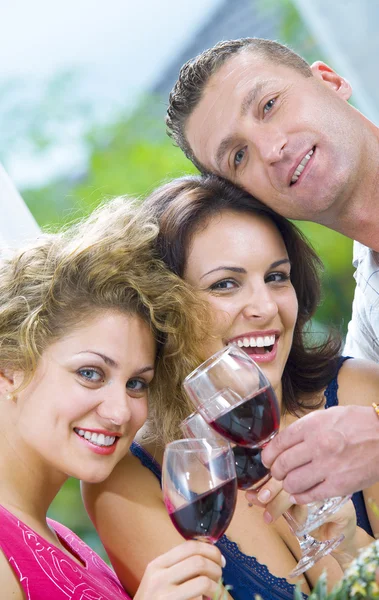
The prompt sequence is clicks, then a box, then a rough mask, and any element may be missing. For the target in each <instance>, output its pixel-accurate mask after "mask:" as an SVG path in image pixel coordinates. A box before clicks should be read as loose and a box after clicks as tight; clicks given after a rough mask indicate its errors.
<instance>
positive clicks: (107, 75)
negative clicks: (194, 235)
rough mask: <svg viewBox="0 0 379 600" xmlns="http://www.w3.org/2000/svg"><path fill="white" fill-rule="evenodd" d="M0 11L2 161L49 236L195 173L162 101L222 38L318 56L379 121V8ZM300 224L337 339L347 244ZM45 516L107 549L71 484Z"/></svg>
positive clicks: (348, 281)
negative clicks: (317, 264) (171, 134)
mask: <svg viewBox="0 0 379 600" xmlns="http://www.w3.org/2000/svg"><path fill="white" fill-rule="evenodd" d="M0 7H1V18H0V56H1V57H2V60H1V61H0V164H2V165H3V166H4V167H5V169H6V170H7V172H8V174H9V175H10V177H11V179H12V181H13V183H14V184H15V186H16V187H17V189H18V190H19V192H20V194H21V196H22V198H23V199H24V201H25V203H26V205H27V206H28V207H29V209H30V211H31V213H32V215H33V217H34V219H35V221H36V223H37V224H38V225H39V226H40V227H43V228H46V227H47V228H48V229H50V230H54V228H56V227H58V226H59V225H60V224H62V223H67V222H70V221H72V220H73V219H75V218H77V217H78V216H81V215H83V214H86V213H88V212H90V211H91V210H92V209H93V208H94V207H95V206H96V204H97V203H98V202H99V201H100V200H102V199H104V198H105V197H112V196H115V195H119V194H128V195H131V196H138V197H141V198H143V197H144V196H145V195H147V194H148V193H149V192H150V191H151V190H152V189H153V188H154V187H156V186H157V185H159V184H160V183H162V182H163V181H165V180H167V179H170V178H173V177H177V176H180V175H182V174H185V173H193V172H196V171H195V169H194V167H193V166H192V165H191V164H190V163H189V162H188V161H187V160H186V159H185V158H184V156H183V155H182V153H181V151H180V150H178V149H177V148H175V147H174V146H173V145H172V142H171V141H170V139H169V138H168V137H167V136H166V134H165V126H164V114H165V108H166V105H167V97H168V94H169V91H170V90H171V88H172V86H173V84H174V82H175V80H176V77H177V74H178V71H179V68H180V66H181V65H182V64H183V63H184V62H185V61H186V60H188V59H189V58H191V57H193V56H195V55H196V54H198V53H199V52H201V51H202V50H204V49H206V48H208V47H210V46H212V45H214V44H215V43H216V42H218V41H220V40H222V39H231V38H238V37H246V36H256V37H263V38H269V39H274V40H278V41H280V42H282V43H286V44H288V45H289V46H291V47H292V48H293V49H294V50H296V51H297V52H299V53H300V54H301V55H302V56H304V57H305V58H306V59H307V60H308V61H310V62H312V61H313V60H316V59H322V60H324V61H325V62H327V63H328V64H330V65H331V66H332V67H333V68H335V69H336V70H337V71H338V72H339V73H341V74H342V75H343V76H344V77H346V78H347V79H348V80H349V81H350V82H351V83H352V85H353V89H354V96H353V99H352V102H353V103H354V105H355V106H357V108H359V109H360V110H361V111H362V112H363V113H364V114H366V116H368V117H369V118H370V119H371V120H373V121H374V122H376V123H378V121H379V118H378V106H379V83H378V78H377V77H376V76H374V77H373V74H374V75H376V72H377V70H376V64H374V61H375V63H376V57H377V56H378V55H379V52H378V51H379V38H378V36H377V35H376V24H377V23H378V22H379V3H376V2H372V1H371V0H339V1H338V0H337V1H335V2H334V3H331V2H330V1H329V0H160V1H159V2H156V0H140V1H139V2H132V0H107V1H106V2H105V1H104V0H96V1H95V2H94V1H93V0H65V3H64V5H62V4H60V5H57V4H56V3H52V2H50V1H49V0H34V1H33V2H32V3H30V2H29V1H28V0H13V2H12V3H10V2H6V1H5V0H2V1H1V2H0ZM315 193H317V192H316V191H315ZM9 198H12V200H11V201H10V200H9ZM0 210H1V212H2V215H3V216H2V219H1V221H0V242H1V239H6V237H7V235H8V237H9V231H11V230H12V231H14V229H11V228H10V226H11V225H12V226H13V227H16V230H17V231H16V237H17V232H19V231H21V230H23V235H24V230H25V234H27V233H28V231H29V232H30V233H32V232H33V231H35V229H34V227H35V224H34V222H33V221H32V220H31V219H28V218H27V214H25V210H24V208H23V205H22V203H20V202H17V200H16V197H15V196H13V195H12V193H11V188H10V186H9V185H5V186H4V185H3V186H1V184H0ZM300 226H301V228H302V229H303V230H304V231H305V233H306V234H307V235H308V237H309V238H310V240H311V242H312V244H313V246H314V247H315V249H316V250H317V252H318V253H319V254H320V255H321V257H322V259H323V262H324V265H325V271H324V274H323V284H324V297H323V301H322V304H321V306H320V308H319V310H318V313H317V317H316V321H315V323H314V329H315V330H316V331H323V330H324V329H325V328H327V327H330V326H333V327H335V328H337V329H338V330H339V331H341V332H342V333H343V334H344V333H345V332H346V328H347V323H348V321H349V318H350V312H351V302H352V297H353V290H354V280H353V277H352V273H353V268H352V266H351V258H352V242H351V240H348V239H347V238H344V237H343V236H341V235H338V234H336V233H334V232H332V231H330V230H328V229H325V228H323V227H321V226H318V225H313V224H308V223H307V224H305V223H302V224H300ZM17 228H18V229H17ZM7 241H9V240H8V239H7ZM51 516H52V517H54V518H56V519H58V520H61V521H62V522H64V523H65V524H66V525H68V526H69V527H71V528H72V529H74V530H75V531H76V532H77V533H78V534H79V535H80V536H81V537H83V538H85V539H86V541H87V542H88V543H89V544H90V545H92V546H93V547H94V548H95V549H97V550H98V551H99V550H100V551H101V548H100V545H99V541H98V539H97V536H96V534H95V532H94V531H93V528H92V527H91V524H90V523H89V520H88V518H87V517H86V514H85V511H84V509H83V508H82V505H81V501H80V495H79V487H78V483H77V482H75V481H73V480H70V481H69V482H68V483H67V484H66V486H65V487H64V489H63V490H62V491H61V493H60V494H59V496H58V497H57V499H56V501H55V502H54V505H53V507H52V509H51Z"/></svg>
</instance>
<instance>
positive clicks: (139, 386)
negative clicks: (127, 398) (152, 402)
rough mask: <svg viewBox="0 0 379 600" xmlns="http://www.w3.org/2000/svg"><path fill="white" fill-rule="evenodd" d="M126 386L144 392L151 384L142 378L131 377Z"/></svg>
mask: <svg viewBox="0 0 379 600" xmlns="http://www.w3.org/2000/svg"><path fill="white" fill-rule="evenodd" d="M126 387H127V388H128V390H133V392H142V391H143V390H147V388H148V387H149V385H148V384H147V383H146V381H142V380H141V379H129V381H128V382H127V384H126Z"/></svg>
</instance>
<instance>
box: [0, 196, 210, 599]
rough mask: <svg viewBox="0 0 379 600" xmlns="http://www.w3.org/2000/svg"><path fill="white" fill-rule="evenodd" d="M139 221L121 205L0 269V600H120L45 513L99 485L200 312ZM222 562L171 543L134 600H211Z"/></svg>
mask: <svg viewBox="0 0 379 600" xmlns="http://www.w3.org/2000/svg"><path fill="white" fill-rule="evenodd" d="M137 213H138V210H137V209H136V208H135V207H133V206H132V205H131V204H130V203H129V202H128V201H127V200H116V201H114V202H111V203H109V204H108V205H106V206H104V207H102V208H100V209H99V210H98V211H97V212H96V213H95V214H94V215H93V216H92V217H90V218H89V219H87V220H86V221H84V222H82V223H80V224H78V225H76V226H74V227H72V228H71V229H68V230H67V231H65V232H63V233H61V234H56V235H46V236H42V237H41V238H40V239H38V240H37V241H36V242H35V243H33V244H31V245H29V246H28V247H26V248H23V249H21V250H17V251H15V252H13V254H12V255H11V256H9V255H7V258H5V257H3V258H2V259H1V262H0V398H1V402H0V429H1V435H0V480H1V485H0V584H1V596H2V597H3V598H7V599H8V598H12V599H15V600H26V599H27V600H45V599H46V600H47V599H48V598H49V599H50V598H54V600H59V599H62V600H63V599H65V600H67V598H72V599H74V598H83V599H84V598H88V599H89V598H98V599H99V600H100V598H101V599H104V600H116V599H125V598H129V596H128V595H127V593H126V592H125V590H124V588H123V586H122V585H121V584H120V582H119V581H118V579H117V577H116V575H115V574H114V572H113V571H112V570H111V569H110V568H109V567H108V566H107V565H106V564H105V563H104V562H103V561H102V560H101V559H100V557H99V556H97V555H96V554H95V553H94V552H93V551H92V550H91V549H90V548H89V547H88V546H87V545H86V544H85V543H84V542H83V541H81V540H80V539H79V538H78V537H77V536H76V535H75V534H74V533H73V532H72V531H70V530H69V529H68V528H67V527H65V526H64V525H62V524H60V523H57V522H54V521H51V520H50V519H47V518H46V513H47V510H48V508H49V505H50V503H51V502H52V500H53V499H54V497H55V496H56V494H57V493H58V492H59V490H60V488H61V487H62V485H63V483H64V482H65V481H66V479H67V478H68V477H76V478H79V479H82V480H83V481H86V482H88V483H92V484H95V483H99V482H101V481H102V480H104V479H105V478H107V477H108V476H109V475H110V473H111V472H112V470H113V469H114V467H115V466H116V465H117V463H118V462H119V461H120V460H121V459H122V458H123V457H124V456H125V454H126V453H127V451H128V449H129V445H130V443H131V442H132V440H133V438H134V436H135V434H136V432H137V430H138V429H139V428H140V427H141V426H142V425H143V423H144V422H145V420H146V417H147V412H148V397H149V394H150V390H151V392H154V395H156V397H157V398H159V397H160V396H161V395H162V393H163V391H165V392H166V391H170V390H171V385H172V384H171V382H172V381H175V380H176V366H175V355H176V353H177V352H178V351H180V352H183V351H184V352H186V351H187V350H186V343H185V342H183V340H187V339H193V323H194V321H193V320H192V319H189V317H188V314H189V313H188V311H189V310H191V309H195V313H196V312H197V310H198V309H196V306H197V305H196V304H195V302H194V299H193V297H192V296H191V294H190V293H189V292H187V290H186V289H185V287H184V286H183V285H182V284H181V282H180V281H179V280H177V278H176V277H175V276H173V275H172V274H171V273H169V272H168V271H167V269H166V268H165V267H164V266H163V264H162V263H160V262H159V261H157V260H155V259H154V257H153V255H152V244H153V243H154V240H155V238H156V235H157V228H156V227H155V226H154V225H151V224H149V222H147V221H146V220H145V221H144V223H141V220H140V219H137ZM186 307H188V311H187V308H186ZM190 331H191V336H190V335H189V333H190ZM188 350H190V348H188ZM129 485H130V486H131V487H134V486H135V485H136V482H134V481H133V479H129ZM146 543H148V542H146ZM124 558H125V557H124ZM221 562H222V557H221V554H220V552H219V550H218V549H217V548H214V547H212V546H209V545H207V544H202V543H197V542H193V543H192V542H188V543H184V544H180V545H179V546H178V547H177V548H175V549H173V550H171V551H170V552H167V553H165V554H164V555H163V556H159V557H158V558H157V559H156V560H154V561H152V562H151V564H149V565H148V566H147V569H146V574H145V575H144V577H143V578H142V581H141V585H140V587H139V589H138V591H137V592H136V594H135V598H136V599H138V600H151V598H154V599H156V600H163V599H167V598H169V597H172V598H182V599H183V600H184V599H186V600H190V599H193V598H199V597H201V596H202V595H213V594H216V593H217V590H219V589H220V588H219V585H218V581H219V579H220V576H221Z"/></svg>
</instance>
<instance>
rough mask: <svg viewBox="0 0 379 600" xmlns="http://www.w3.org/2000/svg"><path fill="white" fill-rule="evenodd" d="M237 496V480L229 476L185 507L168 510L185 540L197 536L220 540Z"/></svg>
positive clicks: (208, 539)
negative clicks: (224, 481) (172, 510)
mask: <svg viewBox="0 0 379 600" xmlns="http://www.w3.org/2000/svg"><path fill="white" fill-rule="evenodd" d="M236 498H237V481H236V479H229V481H227V482H226V483H223V484H222V485H219V486H218V487H216V488H214V489H213V490H210V491H209V492H206V493H205V494H200V495H199V496H197V497H196V498H195V500H193V502H191V503H190V504H187V505H186V506H184V507H183V508H180V509H179V510H176V511H174V512H171V513H169V514H170V518H171V521H172V522H173V524H174V525H175V527H176V529H177V530H178V531H179V533H180V534H181V535H182V536H183V537H184V538H185V539H186V540H191V539H193V538H198V539H202V540H206V541H209V542H217V540H218V539H220V537H221V536H222V535H223V533H224V531H225V530H226V528H227V527H228V525H229V523H230V521H231V518H232V516H233V513H234V507H235V503H236ZM166 505H167V504H166Z"/></svg>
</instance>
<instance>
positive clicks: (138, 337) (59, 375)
mask: <svg viewBox="0 0 379 600" xmlns="http://www.w3.org/2000/svg"><path fill="white" fill-rule="evenodd" d="M94 315H95V316H94V317H93V318H92V319H90V320H87V321H84V323H81V324H80V325H78V326H77V327H76V328H74V329H73V330H72V331H70V332H69V333H68V334H67V335H65V336H63V337H62V338H61V339H59V340H58V341H57V342H54V343H53V344H51V345H50V346H49V347H48V348H47V349H46V350H45V352H44V353H43V355H42V357H41V359H40V361H39V363H38V366H37V369H36V372H35V374H34V376H33V379H32V381H31V382H30V383H29V384H28V385H27V387H25V388H24V389H22V390H21V391H20V392H19V393H17V388H16V385H17V383H19V382H20V380H21V374H17V373H16V374H15V376H14V377H13V385H14V387H15V388H16V392H15V397H14V399H13V400H9V399H8V400H7V402H8V403H9V404H8V409H9V410H10V411H12V415H11V419H12V431H11V432H10V435H12V438H13V445H14V447H17V448H18V449H19V450H20V452H22V451H23V452H24V453H25V456H27V457H28V458H27V460H28V461H34V464H36V465H45V466H46V468H47V469H50V470H51V471H52V473H54V472H55V473H57V472H59V473H61V474H64V475H70V476H73V477H76V478H78V479H83V480H84V481H89V482H97V481H102V480H104V479H105V478H106V477H107V476H108V475H109V474H110V473H111V471H112V469H113V468H114V466H115V465H116V464H117V462H118V461H119V460H120V459H121V458H122V457H123V456H124V455H125V454H126V452H127V450H128V448H129V445H130V443H131V442H132V440H133V438H134V436H135V434H136V432H137V431H138V429H139V428H140V427H141V426H142V425H143V423H144V422H145V420H146V417H147V400H148V387H149V384H150V382H151V380H152V378H153V375H154V361H155V352H156V346H155V341H154V337H153V335H152V332H151V329H150V327H149V325H147V324H146V323H145V321H143V320H142V319H141V318H140V317H138V316H136V315H128V314H124V313H121V312H117V311H98V312H97V313H96V312H95V313H94ZM2 384H3V387H4V377H3V383H2ZM10 385H11V381H10V380H9V383H8V391H12V390H11V389H10V388H9V386H10ZM22 449H23V450H22Z"/></svg>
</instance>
